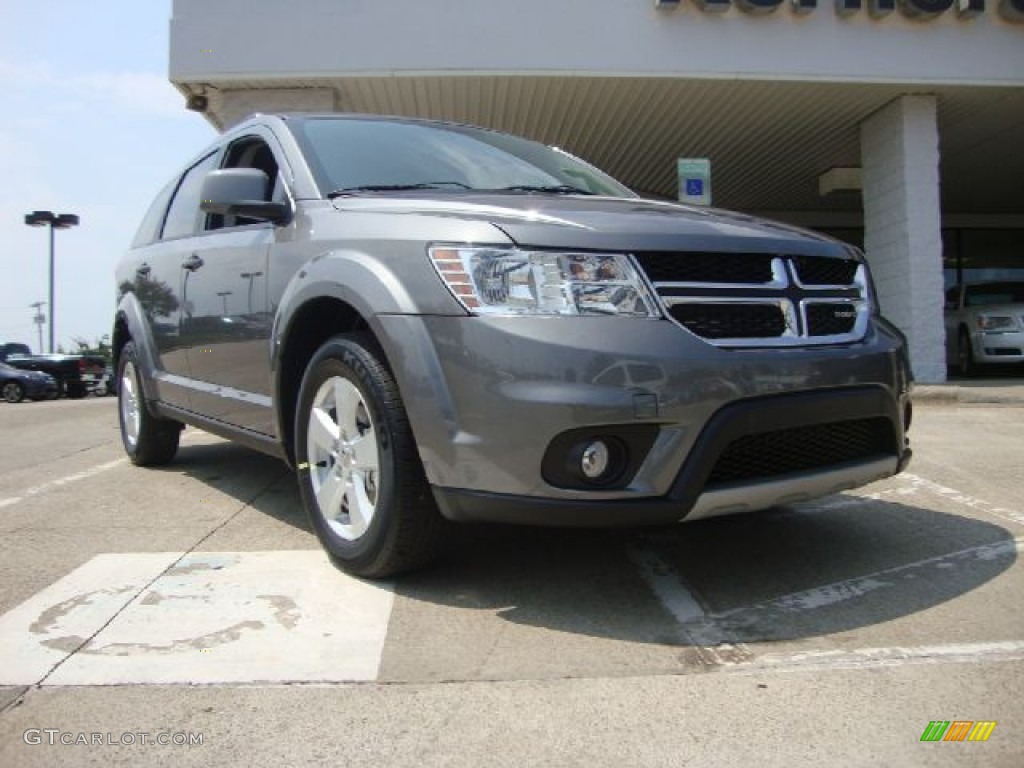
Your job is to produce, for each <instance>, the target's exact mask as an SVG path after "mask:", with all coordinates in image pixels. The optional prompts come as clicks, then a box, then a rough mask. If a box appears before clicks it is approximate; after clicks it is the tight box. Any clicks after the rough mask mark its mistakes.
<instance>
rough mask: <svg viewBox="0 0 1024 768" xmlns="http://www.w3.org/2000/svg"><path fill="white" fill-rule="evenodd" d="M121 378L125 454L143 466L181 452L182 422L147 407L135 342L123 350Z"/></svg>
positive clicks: (120, 414)
mask: <svg viewBox="0 0 1024 768" xmlns="http://www.w3.org/2000/svg"><path fill="white" fill-rule="evenodd" d="M118 378H119V379H120V384H119V385H118V388H117V389H118V397H117V414H118V420H119V422H120V424H121V442H122V444H123V445H124V450H125V453H127V454H128V458H130V459H131V460H132V463H133V464H137V465H138V466H140V467H148V466H156V465H159V464H166V463H167V462H169V461H170V460H171V459H173V458H174V454H175V453H177V452H178V439H179V438H180V436H181V428H182V425H181V424H179V423H178V422H176V421H171V420H169V419H159V418H157V417H156V416H154V415H153V414H151V413H150V412H149V409H148V408H147V407H146V402H145V397H144V395H143V392H142V382H141V379H140V378H139V363H138V358H137V356H136V352H135V343H134V342H131V341H129V342H128V343H127V344H125V345H124V349H122V350H121V359H120V363H119V365H118Z"/></svg>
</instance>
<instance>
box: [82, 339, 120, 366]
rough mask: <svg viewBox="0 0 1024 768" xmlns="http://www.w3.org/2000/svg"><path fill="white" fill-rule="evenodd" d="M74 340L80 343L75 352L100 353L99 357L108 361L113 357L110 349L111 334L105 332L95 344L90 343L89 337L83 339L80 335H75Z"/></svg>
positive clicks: (85, 353) (84, 353)
mask: <svg viewBox="0 0 1024 768" xmlns="http://www.w3.org/2000/svg"><path fill="white" fill-rule="evenodd" d="M72 341H74V342H75V344H76V345H78V349H77V350H75V354H78V355H98V356H99V357H102V358H103V359H104V360H106V361H107V362H108V363H109V362H110V360H111V359H112V357H113V356H112V354H111V349H110V335H109V334H103V335H102V336H100V337H99V338H98V339H96V343H95V344H90V343H89V342H88V340H87V339H83V338H82V337H80V336H76V337H74V338H73V339H72Z"/></svg>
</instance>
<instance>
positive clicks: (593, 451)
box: [580, 440, 611, 480]
mask: <svg viewBox="0 0 1024 768" xmlns="http://www.w3.org/2000/svg"><path fill="white" fill-rule="evenodd" d="M610 461H611V451H609V450H608V446H607V445H605V444H604V442H603V441H601V440H595V441H594V442H592V443H591V444H590V445H588V446H587V447H586V448H584V449H583V456H582V457H581V458H580V469H582V470H583V476H584V477H586V478H587V479H588V480H597V479H599V478H600V477H601V476H602V475H604V473H605V472H607V471H608V463H609V462H610Z"/></svg>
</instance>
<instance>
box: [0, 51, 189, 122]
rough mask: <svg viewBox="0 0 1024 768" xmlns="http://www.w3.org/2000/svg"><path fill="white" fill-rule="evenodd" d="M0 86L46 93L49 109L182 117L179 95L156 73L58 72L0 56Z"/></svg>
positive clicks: (23, 91)
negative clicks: (116, 111)
mask: <svg viewBox="0 0 1024 768" xmlns="http://www.w3.org/2000/svg"><path fill="white" fill-rule="evenodd" d="M0 87H3V88H4V90H7V91H11V90H17V91H21V92H22V93H30V92H38V93H42V92H45V93H46V94H47V97H48V98H47V101H48V103H49V108H50V111H55V112H63V113H67V112H72V111H86V110H89V111H91V110H105V111H109V110H111V109H115V108H116V109H117V110H118V111H119V112H121V113H122V114H125V113H127V114H133V113H134V114H138V115H142V116H157V117H176V118H182V117H184V116H185V115H186V114H187V113H185V110H184V102H183V99H182V97H181V94H179V93H178V91H177V90H176V89H175V88H174V86H173V85H171V83H170V82H169V81H168V79H167V77H166V76H165V75H161V74H157V73H155V72H103V71H95V72H84V73H83V72H79V73H76V74H65V73H60V72H57V71H55V70H54V69H53V67H51V66H50V65H49V64H45V63H41V62H28V63H22V64H15V63H12V62H10V61H4V60H3V59H0Z"/></svg>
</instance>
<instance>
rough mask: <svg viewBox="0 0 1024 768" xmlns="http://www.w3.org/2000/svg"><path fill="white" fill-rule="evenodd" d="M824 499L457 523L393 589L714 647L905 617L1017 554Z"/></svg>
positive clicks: (960, 527)
mask: <svg viewBox="0 0 1024 768" xmlns="http://www.w3.org/2000/svg"><path fill="white" fill-rule="evenodd" d="M823 501H824V502H825V506H824V507H815V506H814V505H810V504H809V505H804V506H803V507H800V508H790V509H779V510H770V511H767V512H762V513H754V514H749V515H740V516H735V517H726V518H719V519H712V520H706V521H702V522H697V523H690V524H684V525H678V526H673V527H671V528H663V529H647V530H637V529H631V530H625V531H623V530H599V531H594V530H589V531H588V530H554V529H529V528H515V527H497V526H495V527H489V526H488V527H484V526H480V527H476V528H467V529H465V530H464V531H462V532H461V535H459V536H458V545H457V548H456V550H455V551H454V552H452V553H451V554H450V555H449V557H448V558H447V560H446V561H444V562H442V563H440V564H438V565H437V566H436V567H434V568H433V569H431V570H429V571H425V572H422V573H418V574H411V575H409V576H407V577H405V578H403V579H401V580H400V581H399V583H398V593H399V594H400V595H402V596H404V597H406V598H409V599H412V600H417V601H425V602H428V603H436V604H442V605H451V606H457V607H460V608H464V609H465V608H472V609H476V610H481V611H492V612H495V613H496V614H497V615H498V616H500V617H501V618H502V619H503V620H505V621H508V622H513V623H515V624H520V625H526V626H531V627H543V628H546V629H550V630H557V631H560V632H567V633H575V634H582V635H589V636H594V637H603V638H609V639H616V640H623V641H629V642H641V643H658V644H665V643H670V644H676V645H705V644H708V645H718V644H720V643H724V642H728V643H736V642H746V643H754V642H766V641H784V640H795V639H799V638H805V637H814V636H819V635H827V634H833V633H837V632H845V631H850V630H856V629H860V628H864V627H868V626H871V625H875V624H881V623H885V622H888V621H892V620H895V619H899V618H902V617H906V616H910V615H912V614H916V613H920V612H922V611H926V610H928V609H930V608H933V607H935V606H938V605H941V604H943V603H947V602H949V601H951V600H954V599H955V598H958V597H960V596H962V595H964V594H967V593H969V592H971V591H972V590H975V589H977V588H979V587H981V586H982V585H984V584H986V583H987V582H989V581H991V580H992V579H995V578H996V577H997V576H999V575H1000V574H1002V573H1003V572H1004V571H1006V570H1007V569H1008V568H1010V567H1011V566H1012V565H1013V564H1014V562H1015V561H1016V559H1017V545H1016V541H1015V540H1014V538H1013V536H1012V535H1011V534H1010V532H1009V531H1007V530H1006V529H1005V528H1003V527H1001V526H999V525H995V524H992V523H988V522H982V521H978V520H974V519H971V518H966V517H962V516H960V515H956V514H950V513H947V512H942V511H937V510H934V509H929V508H926V507H920V506H912V505H908V504H905V503H895V502H891V501H876V500H867V499H863V498H860V497H856V496H851V495H841V496H834V497H830V498H829V499H827V500H823ZM666 589H667V590H668V593H669V594H667V595H664V594H662V595H658V592H659V590H662V591H663V590H666ZM680 594H684V595H685V594H689V595H696V596H698V598H697V599H698V601H699V604H700V607H701V608H702V609H703V615H702V616H679V615H674V614H673V611H675V610H677V606H676V605H673V603H674V602H676V603H677V602H678V600H679V596H680ZM652 614H657V615H652ZM666 614H667V616H666ZM666 618H668V619H670V622H671V623H672V624H674V625H675V626H676V627H677V628H678V629H679V632H678V633H676V634H675V635H673V634H672V633H666V631H665V626H666Z"/></svg>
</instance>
